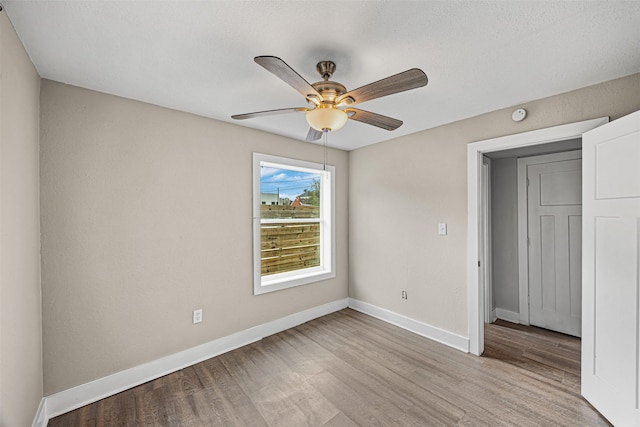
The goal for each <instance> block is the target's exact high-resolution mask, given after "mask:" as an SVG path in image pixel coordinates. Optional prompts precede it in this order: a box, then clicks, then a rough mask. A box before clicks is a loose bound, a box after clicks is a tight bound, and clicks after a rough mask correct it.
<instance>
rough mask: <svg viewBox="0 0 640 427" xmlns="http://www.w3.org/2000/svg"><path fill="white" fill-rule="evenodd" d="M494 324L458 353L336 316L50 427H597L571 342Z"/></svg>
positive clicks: (367, 320) (374, 323)
mask: <svg viewBox="0 0 640 427" xmlns="http://www.w3.org/2000/svg"><path fill="white" fill-rule="evenodd" d="M505 323H506V322H504V323H498V324H494V325H487V328H486V347H487V350H486V353H485V355H484V356H483V357H476V356H472V355H469V354H464V353H461V352H460V351H457V350H453V349H451V348H448V347H446V346H444V345H442V344H438V343H435V342H433V341H430V340H427V339H425V338H422V337H419V336H417V335H415V334H412V333H410V332H407V331H405V330H403V329H400V328H397V327H395V326H392V325H389V324H387V323H385V322H382V321H380V320H377V319H374V318H372V317H369V316H367V315H364V314H361V313H358V312H356V311H353V310H350V309H345V310H342V311H340V312H337V313H333V314H331V315H328V316H325V317H322V318H319V319H316V320H313V321H311V322H308V323H305V324H303V325H300V326H298V327H296V328H293V329H290V330H287V331H284V332H281V333H279V334H276V335H273V336H270V337H267V338H265V339H263V340H261V341H259V342H256V343H254V344H251V345H248V346H246V347H242V348H240V349H237V350H234V351H232V352H229V353H226V354H223V355H221V356H218V357H215V358H213V359H209V360H207V361H205V362H202V363H199V364H197V365H194V366H191V367H189V368H185V369H183V370H180V371H178V372H175V373H173V374H170V375H167V376H165V377H162V378H159V379H157V380H154V381H151V382H148V383H146V384H143V385H141V386H138V387H135V388H133V389H130V390H127V391H125V392H122V393H120V394H118V395H115V396H112V397H109V398H106V399H103V400H101V401H99V402H96V403H94V404H91V405H88V406H85V407H83V408H80V409H77V410H75V411H72V412H69V413H67V414H64V415H61V416H59V417H56V418H53V419H52V420H50V421H49V426H50V427H57V426H65V427H66V426H251V427H254V426H327V427H328V426H540V425H544V426H551V425H554V426H557V425H560V426H599V425H609V424H608V423H607V422H606V420H605V419H604V418H602V417H601V416H600V415H599V414H598V413H597V412H596V411H595V410H594V409H593V408H592V407H591V406H590V405H589V404H588V403H587V402H586V401H585V400H583V399H582V398H581V397H580V395H579V388H580V385H579V383H580V376H579V375H580V344H579V340H578V339H575V338H571V337H566V336H563V335H560V334H554V333H552V332H548V331H544V330H540V329H537V328H530V329H525V328H522V327H519V326H516V325H513V326H512V325H510V324H505Z"/></svg>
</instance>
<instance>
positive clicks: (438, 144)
mask: <svg viewBox="0 0 640 427" xmlns="http://www.w3.org/2000/svg"><path fill="white" fill-rule="evenodd" d="M520 106H522V107H524V108H526V109H527V111H528V113H529V114H528V117H527V118H526V120H524V121H523V122H520V123H516V122H513V121H512V120H511V113H512V111H513V110H514V108H507V109H504V110H500V111H495V112H491V113H488V114H484V115H481V116H477V117H473V118H470V119H467V120H462V121H459V122H456V123H451V124H448V125H445V126H441V127H438V128H434V129H431V130H428V131H424V132H419V133H416V134H413V135H408V136H405V137H401V138H398V139H395V140H392V141H388V142H384V143H380V144H376V145H373V146H369V147H365V148H361V149H358V150H355V151H352V152H350V156H349V164H350V168H349V172H350V181H349V251H350V257H349V263H350V274H349V276H350V281H349V296H351V297H353V298H356V299H359V300H362V301H365V302H368V303H370V304H374V305H376V306H379V307H383V308H386V309H388V310H392V311H394V312H396V313H399V314H403V315H405V316H408V317H410V318H413V319H415V320H419V321H422V322H425V323H428V324H430V325H432V326H436V327H439V328H442V329H445V330H447V331H450V332H453V333H456V334H460V335H463V336H468V333H467V329H468V320H467V304H468V301H467V271H466V267H465V266H466V254H467V244H466V242H467V230H466V227H467V226H466V221H467V188H466V182H467V181H466V180H467V177H466V174H467V157H466V150H467V147H466V145H467V144H468V143H470V142H474V141H479V140H484V139H489V138H494V137H498V136H503V135H509V134H514V133H520V132H526V131H530V130H534V129H540V128H546V127H551V126H556V125H560V124H564V123H571V122H576V121H580V120H587V119H592V118H597V117H602V116H610V117H611V119H616V118H619V117H621V116H623V115H626V114H628V113H631V112H633V111H635V110H638V109H640V74H635V75H632V76H628V77H625V78H622V79H617V80H613V81H611V82H606V83H602V84H599V85H595V86H591V87H588V88H584V89H580V90H577V91H573V92H568V93H565V94H561V95H557V96H553V97H550V98H545V99H542V100H538V101H533V102H530V103H527V104H523V105H519V106H518V107H520ZM425 114H426V113H425ZM440 222H445V223H447V224H448V226H449V235H448V236H445V237H443V236H438V235H437V224H438V223H440ZM402 290H406V291H407V292H408V299H407V300H402V299H401V291H402Z"/></svg>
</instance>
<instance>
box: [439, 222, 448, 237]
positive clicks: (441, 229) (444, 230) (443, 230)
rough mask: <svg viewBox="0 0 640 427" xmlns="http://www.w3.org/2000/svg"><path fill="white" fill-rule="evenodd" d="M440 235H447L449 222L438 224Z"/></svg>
mask: <svg viewBox="0 0 640 427" xmlns="http://www.w3.org/2000/svg"><path fill="white" fill-rule="evenodd" d="M438 235H440V236H446V235H447V224H438Z"/></svg>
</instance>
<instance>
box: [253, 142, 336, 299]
mask: <svg viewBox="0 0 640 427" xmlns="http://www.w3.org/2000/svg"><path fill="white" fill-rule="evenodd" d="M334 174H335V168H334V167H333V166H329V165H327V166H326V167H325V166H323V165H321V164H317V163H311V162H305V161H301V160H293V159H288V158H284V157H276V156H270V155H266V154H259V153H253V259H254V261H253V277H254V286H253V288H254V294H256V295H258V294H262V293H266V292H271V291H277V290H280V289H285V288H290V287H293V286H299V285H305V284H308V283H312V282H317V281H319V280H325V279H329V278H332V277H335V256H334V254H335V233H334V212H335V207H334V199H335V197H334V192H335V184H334Z"/></svg>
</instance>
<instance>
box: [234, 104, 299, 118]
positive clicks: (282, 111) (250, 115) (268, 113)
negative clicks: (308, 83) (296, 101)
mask: <svg viewBox="0 0 640 427" xmlns="http://www.w3.org/2000/svg"><path fill="white" fill-rule="evenodd" d="M299 111H302V112H304V111H309V109H308V108H305V107H299V108H281V109H279V110H267V111H256V112H255V113H246V114H236V115H234V116H231V118H232V119H236V120H244V119H252V118H254V117H261V116H275V115H278V114H288V113H295V112H299Z"/></svg>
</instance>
